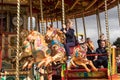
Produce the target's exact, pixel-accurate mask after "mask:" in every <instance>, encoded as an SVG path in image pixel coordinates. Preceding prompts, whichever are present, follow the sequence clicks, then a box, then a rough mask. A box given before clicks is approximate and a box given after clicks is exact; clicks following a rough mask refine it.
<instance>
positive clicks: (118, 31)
mask: <svg viewBox="0 0 120 80" xmlns="http://www.w3.org/2000/svg"><path fill="white" fill-rule="evenodd" d="M66 15H67V14H66ZM99 15H100V22H101V28H102V33H104V34H105V36H106V26H105V12H102V13H100V14H99ZM84 19H85V27H86V35H87V37H89V38H91V40H92V41H93V42H94V45H95V47H97V40H98V30H97V21H96V15H90V16H87V17H84ZM33 22H34V20H33ZM73 22H74V26H73V27H74V29H75V27H76V26H75V20H74V19H73ZM49 24H51V22H49V23H48V25H49ZM34 26H35V24H34ZM44 26H46V23H44ZM53 26H54V27H57V22H53ZM108 26H109V33H110V36H109V37H110V42H111V44H113V42H114V41H115V40H116V39H117V38H118V37H120V26H119V19H118V9H117V7H114V8H112V9H109V10H108ZM58 28H59V29H61V22H60V21H58ZM77 28H78V33H80V34H84V29H83V22H82V19H81V18H77Z"/></svg>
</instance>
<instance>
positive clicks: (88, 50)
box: [85, 38, 95, 61]
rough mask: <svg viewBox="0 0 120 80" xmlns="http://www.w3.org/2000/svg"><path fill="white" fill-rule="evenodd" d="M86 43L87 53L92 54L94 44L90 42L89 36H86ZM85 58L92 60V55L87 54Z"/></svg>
mask: <svg viewBox="0 0 120 80" xmlns="http://www.w3.org/2000/svg"><path fill="white" fill-rule="evenodd" d="M85 42H86V45H87V52H86V53H87V54H94V51H95V47H94V44H93V42H92V40H91V39H90V38H86V41H85ZM87 59H89V60H92V61H93V60H94V56H87Z"/></svg>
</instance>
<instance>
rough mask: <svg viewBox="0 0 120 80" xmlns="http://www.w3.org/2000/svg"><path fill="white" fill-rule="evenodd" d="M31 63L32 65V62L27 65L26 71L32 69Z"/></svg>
mask: <svg viewBox="0 0 120 80" xmlns="http://www.w3.org/2000/svg"><path fill="white" fill-rule="evenodd" d="M33 63H34V61H31V62H30V63H29V64H28V69H31V68H32V65H33Z"/></svg>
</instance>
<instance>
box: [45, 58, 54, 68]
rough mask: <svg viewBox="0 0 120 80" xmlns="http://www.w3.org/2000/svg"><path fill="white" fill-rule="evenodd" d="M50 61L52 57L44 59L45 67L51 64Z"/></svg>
mask: <svg viewBox="0 0 120 80" xmlns="http://www.w3.org/2000/svg"><path fill="white" fill-rule="evenodd" d="M52 61H53V58H52V57H48V58H47V59H46V62H45V67H47V66H48V64H49V63H50V62H52Z"/></svg>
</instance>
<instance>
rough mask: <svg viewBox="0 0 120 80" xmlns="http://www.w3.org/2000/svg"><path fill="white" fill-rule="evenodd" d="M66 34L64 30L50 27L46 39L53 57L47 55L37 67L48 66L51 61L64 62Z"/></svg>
mask: <svg viewBox="0 0 120 80" xmlns="http://www.w3.org/2000/svg"><path fill="white" fill-rule="evenodd" d="M64 38H65V36H64V34H63V33H62V31H60V30H58V29H55V28H52V27H49V28H47V32H46V35H45V40H46V42H47V43H48V46H49V48H50V49H51V57H46V58H45V59H44V60H42V61H41V62H40V63H39V64H38V66H37V67H41V66H43V65H44V66H45V67H46V66H48V64H49V63H51V62H54V63H56V62H58V61H59V62H63V61H64V59H65V49H64V45H63V44H62V43H63V42H64Z"/></svg>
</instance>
